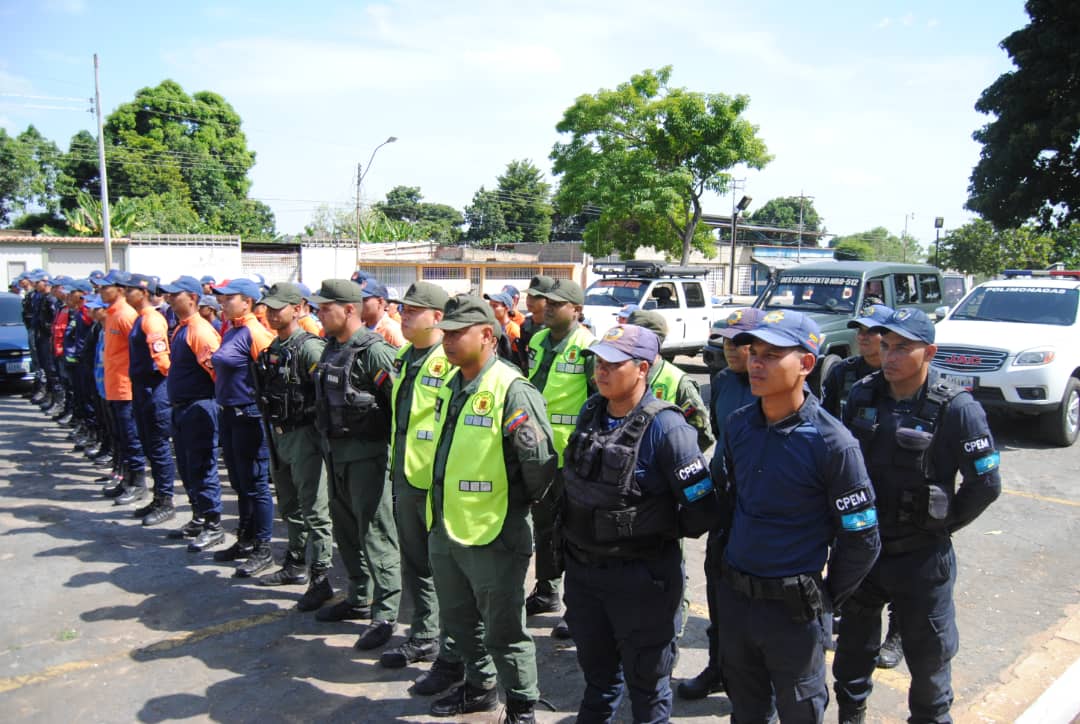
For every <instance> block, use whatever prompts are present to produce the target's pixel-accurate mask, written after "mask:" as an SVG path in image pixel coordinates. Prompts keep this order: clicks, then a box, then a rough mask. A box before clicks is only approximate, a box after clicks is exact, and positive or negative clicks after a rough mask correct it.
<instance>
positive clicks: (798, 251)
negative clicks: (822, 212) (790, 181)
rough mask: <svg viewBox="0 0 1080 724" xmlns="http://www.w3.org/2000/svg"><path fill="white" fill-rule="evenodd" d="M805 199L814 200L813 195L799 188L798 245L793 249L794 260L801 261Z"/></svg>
mask: <svg viewBox="0 0 1080 724" xmlns="http://www.w3.org/2000/svg"><path fill="white" fill-rule="evenodd" d="M807 199H810V200H811V201H813V200H814V197H813V196H807V195H806V194H805V193H803V192H802V191H801V190H800V191H799V246H798V248H797V249H796V250H795V261H796V262H801V261H802V232H803V204H804V203H805V202H806V200H807Z"/></svg>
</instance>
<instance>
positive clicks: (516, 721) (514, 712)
mask: <svg viewBox="0 0 1080 724" xmlns="http://www.w3.org/2000/svg"><path fill="white" fill-rule="evenodd" d="M535 709H536V702H535V701H529V700H528V699H515V698H514V697H510V696H508V697H506V717H505V719H504V721H506V722H507V724H534V722H536V711H535Z"/></svg>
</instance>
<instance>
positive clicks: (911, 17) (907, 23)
mask: <svg viewBox="0 0 1080 724" xmlns="http://www.w3.org/2000/svg"><path fill="white" fill-rule="evenodd" d="M900 22H901V23H903V24H904V27H905V28H909V27H911V25H912V24H913V23H914V22H915V16H914V15H913V14H912V13H908V14H907V15H905V16H904V17H902V18H901V19H900Z"/></svg>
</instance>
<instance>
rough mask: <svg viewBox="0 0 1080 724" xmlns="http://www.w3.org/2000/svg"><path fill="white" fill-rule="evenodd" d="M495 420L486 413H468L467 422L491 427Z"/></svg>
mask: <svg viewBox="0 0 1080 724" xmlns="http://www.w3.org/2000/svg"><path fill="white" fill-rule="evenodd" d="M493 422H494V420H492V419H491V417H489V416H484V415H466V416H465V424H466V425H472V426H473V427H491V425H492V423H493Z"/></svg>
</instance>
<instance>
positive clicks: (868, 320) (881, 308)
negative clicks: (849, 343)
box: [847, 304, 894, 329]
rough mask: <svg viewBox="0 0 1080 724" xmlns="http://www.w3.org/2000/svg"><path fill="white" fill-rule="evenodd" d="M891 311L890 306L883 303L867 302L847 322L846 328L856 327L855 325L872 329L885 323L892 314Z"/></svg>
mask: <svg viewBox="0 0 1080 724" xmlns="http://www.w3.org/2000/svg"><path fill="white" fill-rule="evenodd" d="M893 311H894V310H893V308H892V307H886V306H885V305H884V304H867V305H866V306H864V307H863V308H862V309H860V310H859V316H858V317H856V318H855V319H853V320H851V321H850V322H848V323H847V326H848V329H856V328H857V327H866V328H867V329H873V328H874V327H878V326H880V325H882V324H885V322H886V320H888V318H889V317H891V316H892V314H893Z"/></svg>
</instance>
